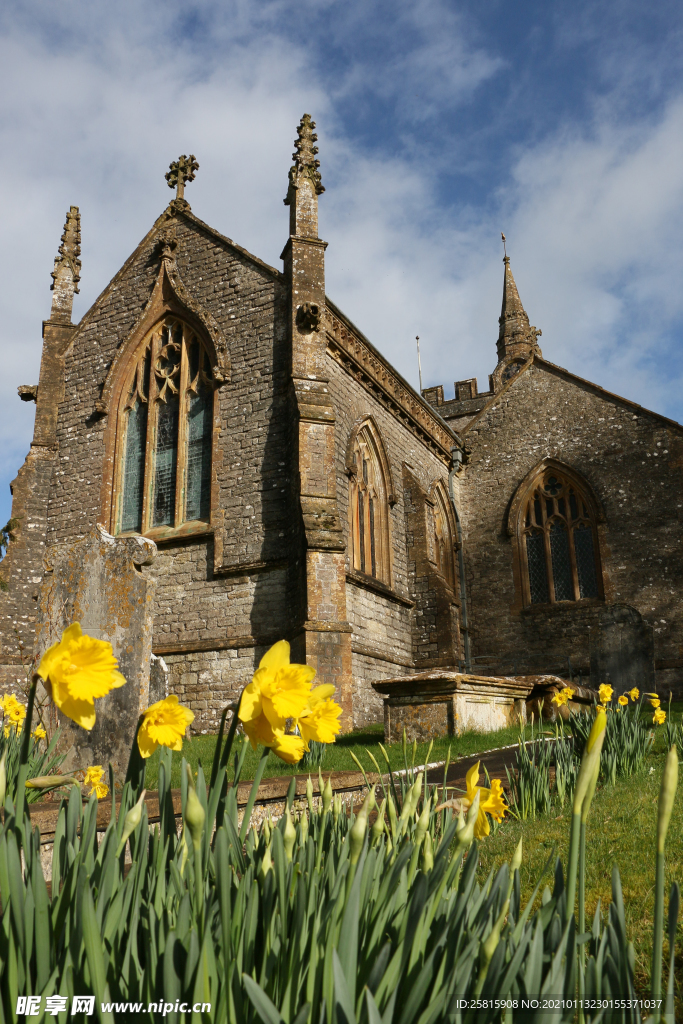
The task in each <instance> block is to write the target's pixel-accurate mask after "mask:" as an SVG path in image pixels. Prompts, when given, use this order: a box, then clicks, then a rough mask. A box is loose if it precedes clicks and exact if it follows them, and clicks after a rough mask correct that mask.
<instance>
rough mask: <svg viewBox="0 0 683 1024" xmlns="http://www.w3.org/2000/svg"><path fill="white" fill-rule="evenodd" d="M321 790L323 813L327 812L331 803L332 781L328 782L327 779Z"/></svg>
mask: <svg viewBox="0 0 683 1024" xmlns="http://www.w3.org/2000/svg"><path fill="white" fill-rule="evenodd" d="M322 792H323V814H327V812H328V811H329V809H330V805H331V803H332V796H333V794H332V783H331V782H330V780H329V779H328V780H327V782H326V783H325V788H324V789H323V791H322Z"/></svg>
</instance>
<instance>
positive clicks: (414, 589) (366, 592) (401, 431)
mask: <svg viewBox="0 0 683 1024" xmlns="http://www.w3.org/2000/svg"><path fill="white" fill-rule="evenodd" d="M327 374H328V377H329V381H330V385H329V386H330V390H331V392H332V394H333V396H334V402H335V414H336V424H335V446H336V463H337V503H338V506H339V516H340V520H341V523H342V526H343V528H344V531H345V536H346V537H347V540H348V530H349V477H348V473H347V470H346V459H347V452H348V446H349V441H350V439H351V435H352V432H353V429H354V427H357V426H358V425H359V424H360V423H361V422H362V421H363V420H364V419H366V418H367V417H369V416H371V417H372V418H373V421H374V424H375V426H376V429H377V432H378V433H379V436H380V438H381V440H382V443H383V445H384V449H385V452H386V455H387V459H388V462H389V467H390V472H391V490H392V491H393V494H394V497H395V499H396V501H395V504H394V505H393V507H391V508H390V513H389V537H390V546H391V588H390V589H391V591H393V593H392V594H390V595H387V596H383V595H382V593H381V588H380V587H374V588H373V586H372V581H368V583H369V584H370V586H368V585H363V583H359V584H356V583H354V580H353V579H347V588H346V602H347V615H348V620H349V623H350V624H351V627H352V629H353V632H352V637H351V643H352V649H353V652H354V657H353V664H354V694H353V705H354V725H362V724H363V722H364V721H365V720H372V721H381V720H382V709H381V702H379V701H378V699H377V695H376V694H375V692H374V691H373V690H372V688H371V683H372V682H375V681H376V680H378V679H381V678H383V677H385V676H388V675H396V673H397V667H398V668H399V669H400V667H405V668H406V669H407V668H408V667H410V666H411V665H412V664H413V659H414V658H415V657H416V654H417V655H418V656H421V657H422V658H423V659H426V661H425V663H426V664H427V663H430V660H431V659H434V658H437V659H438V657H439V654H440V653H444V650H445V648H444V643H445V642H450V641H451V634H450V625H451V620H450V616H448V627H447V629H448V632H449V636H448V637H446V636H445V632H446V629H445V628H440V633H439V637H438V638H437V635H436V633H437V626H436V619H437V612H436V605H437V604H439V603H440V602H441V598H442V596H443V592H444V590H445V584H444V581H443V579H442V578H437V577H438V574H437V573H436V572H435V571H434V569H433V567H430V571H429V572H428V571H427V569H426V568H425V565H426V564H427V559H426V552H427V541H426V532H425V531H426V529H427V522H426V519H425V515H424V509H423V512H422V530H421V532H420V537H419V541H417V543H416V537H415V525H414V523H411V522H410V521H409V508H408V507H407V505H406V498H407V500H408V502H409V503H410V502H411V501H413V500H420V499H418V497H417V491H419V494H420V496H421V500H422V502H423V503H424V498H425V496H426V494H427V492H428V491H429V489H430V487H431V486H432V485H433V484H434V482H435V481H437V480H441V481H443V483H444V485H445V486H446V487H447V486H448V469H447V467H446V466H445V465H444V463H443V461H441V459H439V458H438V457H437V456H436V455H435V454H434V453H433V452H431V451H430V450H429V449H428V448H427V447H426V446H425V445H424V444H423V443H422V442H421V441H420V439H419V438H418V437H416V436H415V434H414V433H412V432H411V430H409V429H408V428H407V427H406V426H405V425H404V424H403V423H402V422H401V421H400V420H399V419H398V418H397V417H396V416H394V415H392V414H391V412H390V411H389V410H387V409H386V408H385V406H384V405H383V404H382V403H381V402H380V401H379V400H378V399H377V398H375V397H374V396H373V395H372V394H370V393H369V392H368V390H367V389H366V388H365V387H363V385H362V384H361V383H360V382H359V381H357V380H356V379H355V378H354V377H352V376H351V375H350V374H349V373H347V372H345V370H344V369H343V368H341V367H340V366H339V365H338V363H337V362H336V361H335V360H334V359H333V358H332V357H329V358H328V363H327ZM406 464H407V465H409V466H410V470H409V473H410V474H411V475H412V477H413V478H414V481H415V485H416V493H415V495H413V496H412V497H411V495H410V494H407V492H406V490H405V471H404V467H405V466H406ZM416 558H417V559H418V560H420V559H421V561H420V565H421V569H420V571H419V572H418V571H417V570H416ZM346 565H347V573H348V574H349V575H350V576H353V575H354V573H353V572H352V566H351V565H350V563H349V551H348V544H347V559H346ZM355 575H356V576H357V575H358V574H355ZM449 593H451V592H450V590H449ZM437 595H438V596H437ZM425 608H427V612H426V614H427V616H428V617H431V619H432V621H433V624H434V628H432V629H430V630H428V635H427V638H426V641H425V638H424V636H423V634H421V633H420V626H419V620H420V618H421V617H423V615H424V613H425ZM443 625H444V623H442V621H441V619H440V621H439V627H442V626H443ZM440 645H441V646H440ZM384 657H386V659H387V660H386V661H385V660H383V658H384ZM366 716H367V717H366Z"/></svg>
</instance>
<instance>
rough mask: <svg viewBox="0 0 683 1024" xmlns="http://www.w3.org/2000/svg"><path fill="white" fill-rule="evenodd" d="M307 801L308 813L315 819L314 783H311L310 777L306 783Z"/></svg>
mask: <svg viewBox="0 0 683 1024" xmlns="http://www.w3.org/2000/svg"><path fill="white" fill-rule="evenodd" d="M306 800H307V802H308V813H309V814H310V816H311V817H313V783H312V782H311V776H310V775H309V776H308V780H307V782H306Z"/></svg>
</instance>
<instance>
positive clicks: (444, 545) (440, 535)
mask: <svg viewBox="0 0 683 1024" xmlns="http://www.w3.org/2000/svg"><path fill="white" fill-rule="evenodd" d="M432 502H433V504H432V511H431V520H432V524H431V525H432V536H431V538H430V553H431V561H432V562H433V563H434V565H435V566H436V568H437V569H438V571H439V572H440V573H441V575H442V576H443V577H444V579H445V580H446V582H447V583H448V585H449V586H450V587H451V588H454V586H455V571H454V562H453V549H454V543H453V529H452V526H451V517H450V514H449V511H448V498H447V497H446V494H445V491H444V488H443V486H442V485H441V484H437V486H436V487H435V488H434V491H433V497H432Z"/></svg>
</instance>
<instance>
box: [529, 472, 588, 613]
mask: <svg viewBox="0 0 683 1024" xmlns="http://www.w3.org/2000/svg"><path fill="white" fill-rule="evenodd" d="M591 507H592V506H591V503H590V501H589V500H588V497H587V496H586V495H585V494H583V493H582V492H581V487H580V484H579V483H578V481H576V480H573V479H570V477H569V475H567V476H566V477H565V475H564V474H563V473H562V472H561V471H559V470H553V471H550V470H545V471H544V472H542V473H540V474H539V476H538V477H537V478H536V480H535V481H534V483H533V484H532V485H531V487H530V489H529V491H528V492H527V498H526V499H525V501H524V502H523V503H522V506H521V508H520V513H519V515H520V518H519V522H520V531H521V536H522V537H523V538H524V542H523V545H522V554H521V557H522V565H523V587H524V596H525V600H526V602H527V603H529V604H547V603H556V602H561V601H578V600H580V599H582V598H596V597H599V596H600V594H601V577H600V566H599V555H598V544H597V533H596V527H595V517H594V514H593V513H592V511H591Z"/></svg>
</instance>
